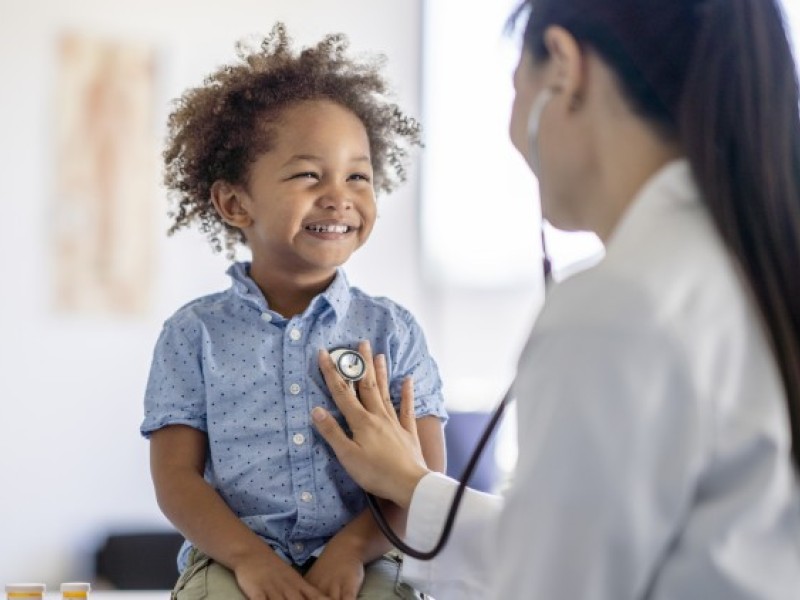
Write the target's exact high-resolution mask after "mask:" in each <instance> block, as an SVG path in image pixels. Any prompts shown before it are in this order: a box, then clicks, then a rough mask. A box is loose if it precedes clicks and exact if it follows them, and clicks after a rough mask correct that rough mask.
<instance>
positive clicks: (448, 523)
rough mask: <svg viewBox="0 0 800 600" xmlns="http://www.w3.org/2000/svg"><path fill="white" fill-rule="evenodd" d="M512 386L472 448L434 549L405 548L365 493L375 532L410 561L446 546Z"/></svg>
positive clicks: (431, 555)
mask: <svg viewBox="0 0 800 600" xmlns="http://www.w3.org/2000/svg"><path fill="white" fill-rule="evenodd" d="M512 390H513V384H512V386H510V387H509V388H508V390H507V391H506V393H505V394H504V395H503V399H502V400H500V403H499V404H498V405H497V408H495V410H494V413H493V414H492V418H491V419H490V420H489V423H488V424H487V425H486V428H485V429H484V430H483V433H482V434H481V438H480V440H478V444H477V446H475V450H473V451H472V456H470V458H469V462H467V466H466V467H465V468H464V472H463V473H462V474H461V478H460V480H459V482H458V488H457V489H456V493H455V496H454V497H453V501H452V503H451V504H450V509H449V510H448V511H447V518H446V519H445V522H444V527H443V528H442V533H441V534H440V536H439V541H438V542H436V545H435V546H434V547H433V548H432V549H431V550H428V551H423V550H417V549H416V548H412V547H411V546H409V545H408V544H406V543H405V542H404V541H403V540H401V539H400V537H399V536H398V535H397V534H396V533H395V532H394V531H393V530H392V528H391V526H390V525H389V523H388V522H387V521H386V517H385V516H384V514H383V511H381V509H380V506H378V499H377V498H376V497H375V496H373V495H372V494H370V493H367V505H368V506H369V508H370V510H371V511H372V516H373V517H374V518H375V522H376V523H377V524H378V528H379V529H380V530H381V533H383V535H385V536H386V539H388V540H389V541H390V542H391V543H392V544H394V546H395V547H396V548H397V549H398V550H400V551H401V552H403V553H404V554H407V555H408V556H410V557H412V558H416V559H418V560H431V559H433V558H435V557H436V555H438V554H439V553H440V552H441V551H442V549H443V548H444V547H445V545H446V544H447V540H448V539H449V538H450V533H451V531H452V530H453V524H454V523H455V520H456V514H457V513H458V509H459V507H460V506H461V501H462V499H463V497H464V492H465V491H466V489H467V484H468V483H469V480H470V479H471V478H472V475H473V473H474V472H475V469H476V468H477V466H478V461H479V460H480V458H481V455H482V454H483V450H484V449H485V448H486V444H488V443H489V440H490V439H491V437H492V434H493V433H494V431H495V429H496V427H497V424H498V423H499V422H500V418H501V417H502V416H503V412H504V411H505V408H506V405H507V404H508V403H509V402H511V396H512Z"/></svg>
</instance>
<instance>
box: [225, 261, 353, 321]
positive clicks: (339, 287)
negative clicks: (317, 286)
mask: <svg viewBox="0 0 800 600" xmlns="http://www.w3.org/2000/svg"><path fill="white" fill-rule="evenodd" d="M227 274H228V275H229V276H230V278H231V280H232V284H231V289H232V290H233V293H234V294H236V295H237V296H239V297H240V298H241V299H242V300H244V301H245V302H247V303H248V304H252V305H254V306H256V307H257V308H258V309H259V310H261V311H265V310H269V306H268V304H267V299H266V298H265V297H264V294H263V293H262V292H261V289H260V288H259V287H258V285H257V284H256V282H255V281H253V279H252V278H251V277H250V263H249V262H235V263H233V264H232V265H231V266H230V267H228V270H227ZM350 298H351V294H350V283H349V282H348V281H347V276H346V275H345V274H344V271H343V270H342V269H337V270H336V276H335V277H334V278H333V281H332V282H331V284H330V285H329V286H328V288H327V289H326V290H325V291H324V292H322V293H321V294H317V295H316V296H315V297H314V299H313V300H311V303H310V304H309V305H308V308H307V309H306V311H305V314H312V313H314V312H321V311H323V310H324V309H325V307H326V306H330V307H331V308H332V309H333V311H334V313H335V314H336V319H337V320H339V319H341V318H342V317H343V316H344V315H345V313H347V309H348V308H349V306H350Z"/></svg>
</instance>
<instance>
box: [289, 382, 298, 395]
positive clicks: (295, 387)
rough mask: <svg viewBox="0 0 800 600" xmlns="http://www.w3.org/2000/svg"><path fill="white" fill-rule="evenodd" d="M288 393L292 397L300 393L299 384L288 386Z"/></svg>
mask: <svg viewBox="0 0 800 600" xmlns="http://www.w3.org/2000/svg"><path fill="white" fill-rule="evenodd" d="M289 393H290V394H292V395H293V396H296V395H297V394H299V393H300V384H299V383H293V384H292V385H290V386H289Z"/></svg>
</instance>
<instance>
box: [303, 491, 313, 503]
mask: <svg viewBox="0 0 800 600" xmlns="http://www.w3.org/2000/svg"><path fill="white" fill-rule="evenodd" d="M313 499H314V495H313V494H312V493H311V492H303V493H302V494H300V500H302V501H303V502H311V501H312V500H313Z"/></svg>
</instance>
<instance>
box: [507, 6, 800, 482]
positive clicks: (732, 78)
mask: <svg viewBox="0 0 800 600" xmlns="http://www.w3.org/2000/svg"><path fill="white" fill-rule="evenodd" d="M523 15H525V16H526V17H527V21H526V24H525V29H524V34H523V35H524V46H525V48H526V49H527V51H529V52H530V53H531V54H532V56H533V58H534V59H535V60H536V61H542V60H545V59H546V58H547V56H548V51H547V48H546V47H545V44H544V32H545V30H546V29H547V28H548V27H550V26H553V25H557V26H560V27H563V28H564V29H566V30H567V31H569V32H570V33H571V34H572V35H573V36H574V37H575V39H576V40H577V41H578V43H579V44H581V45H582V46H583V47H588V48H590V49H592V50H593V51H594V52H596V53H597V54H598V55H599V56H600V57H601V58H602V59H603V60H604V61H605V62H606V64H607V65H608V66H609V67H610V68H611V69H612V70H613V71H614V72H615V73H616V76H617V78H618V80H619V82H620V86H621V88H622V91H623V94H624V95H625V96H626V97H627V101H628V102H629V104H630V105H631V107H632V109H633V110H634V111H635V112H636V113H637V114H639V116H641V117H642V118H644V119H646V120H647V121H649V122H650V123H651V124H652V125H653V126H654V129H655V130H656V131H658V132H660V133H661V134H662V135H664V136H665V137H667V138H669V139H673V140H676V141H677V142H678V143H679V144H681V146H682V147H683V149H684V152H685V153H686V155H687V157H688V159H689V162H690V163H691V167H692V171H693V173H694V176H695V178H696V179H697V182H698V184H699V186H700V188H701V191H702V195H703V199H704V201H705V203H706V205H707V206H708V209H709V212H710V214H711V215H712V218H713V221H714V223H715V225H716V227H717V229H718V231H719V232H720V234H721V236H722V238H723V239H724V241H725V244H726V245H727V247H728V248H729V250H730V251H731V253H732V254H733V255H734V256H735V257H736V259H737V261H738V262H739V265H740V268H741V270H742V272H743V274H744V276H745V278H746V280H747V281H748V283H749V285H750V288H751V290H752V292H753V295H754V297H755V298H756V301H757V304H758V307H759V309H760V312H761V314H762V316H763V320H764V323H765V325H766V329H767V332H768V335H769V339H770V341H771V344H772V348H773V351H774V353H775V356H776V359H777V362H778V365H779V368H780V371H781V375H782V377H783V381H784V385H785V388H786V393H787V398H788V408H789V417H790V422H791V430H792V438H793V448H792V452H793V455H794V460H795V463H796V465H797V466H798V467H799V468H800V116H799V115H798V82H797V71H796V67H795V64H794V62H793V59H792V52H791V48H790V44H789V40H788V39H787V31H786V27H785V24H784V19H783V15H782V13H781V9H780V7H779V5H778V2H777V0H602V1H600V0H526V1H524V2H522V3H521V4H520V5H519V7H518V8H517V10H516V11H515V12H514V14H513V15H512V17H511V23H515V22H517V21H519V20H520V17H521V16H523Z"/></svg>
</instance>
